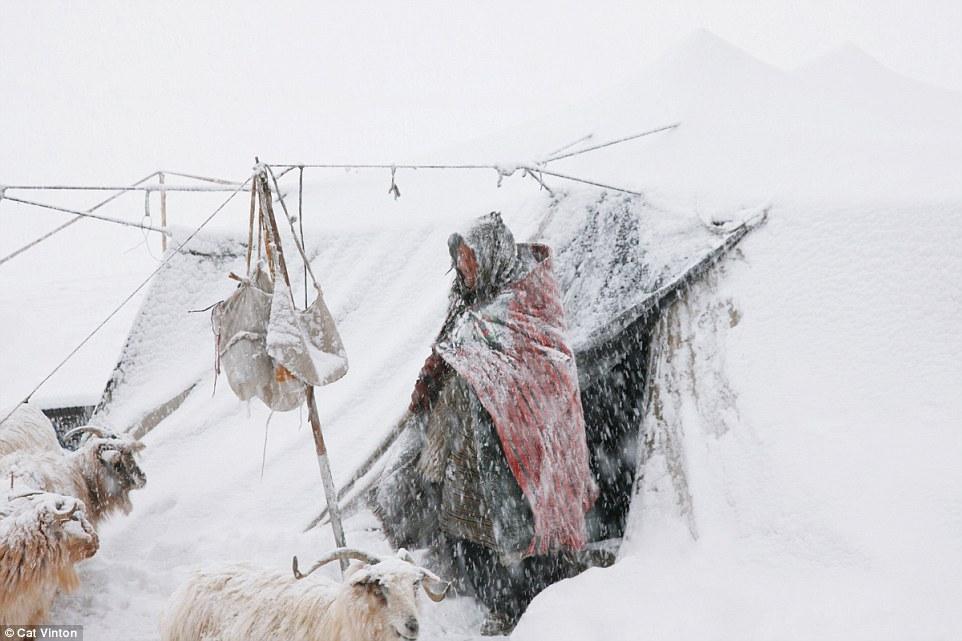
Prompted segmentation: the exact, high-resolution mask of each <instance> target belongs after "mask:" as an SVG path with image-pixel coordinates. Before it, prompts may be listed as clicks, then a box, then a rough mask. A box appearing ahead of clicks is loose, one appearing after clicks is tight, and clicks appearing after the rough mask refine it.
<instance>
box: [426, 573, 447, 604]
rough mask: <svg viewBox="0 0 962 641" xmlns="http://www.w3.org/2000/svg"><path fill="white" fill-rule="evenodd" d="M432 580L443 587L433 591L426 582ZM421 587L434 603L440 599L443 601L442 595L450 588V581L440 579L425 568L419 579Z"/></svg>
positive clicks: (444, 595) (445, 594)
mask: <svg viewBox="0 0 962 641" xmlns="http://www.w3.org/2000/svg"><path fill="white" fill-rule="evenodd" d="M432 581H433V582H436V583H438V585H440V586H442V587H443V589H442V590H441V591H440V592H435V591H434V590H432V589H431V588H430V587H428V583H429V582H432ZM421 587H422V588H424V593H425V594H426V595H428V598H429V599H431V600H432V601H434V602H435V603H439V602H441V601H444V597H446V596H447V595H448V590H450V589H451V582H450V581H442V580H441V579H440V578H439V577H438V576H437V575H436V574H434V573H433V572H428V571H427V570H425V571H424V578H423V579H421Z"/></svg>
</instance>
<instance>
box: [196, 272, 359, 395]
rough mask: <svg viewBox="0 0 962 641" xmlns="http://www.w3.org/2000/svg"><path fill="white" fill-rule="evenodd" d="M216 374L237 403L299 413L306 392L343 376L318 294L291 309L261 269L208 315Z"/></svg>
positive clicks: (342, 359) (280, 286)
mask: <svg viewBox="0 0 962 641" xmlns="http://www.w3.org/2000/svg"><path fill="white" fill-rule="evenodd" d="M212 325H213V329H214V335H215V340H216V345H217V358H218V370H217V371H218V373H219V371H220V369H223V370H224V372H225V373H226V375H227V381H228V384H229V385H230V387H231V390H233V392H234V393H235V394H236V395H237V397H238V398H240V399H241V400H245V401H246V400H248V399H251V398H254V397H257V398H259V399H260V400H261V401H263V403H264V404H265V405H267V406H268V407H269V408H271V409H272V410H275V411H281V412H284V411H289V410H293V409H295V408H297V407H299V406H300V405H301V404H302V403H303V402H304V399H305V395H306V391H307V386H308V385H314V386H320V385H326V384H328V383H331V382H333V381H336V380H337V379H339V378H341V377H342V376H344V374H346V373H347V368H348V363H347V356H346V355H345V353H344V347H343V345H342V343H341V338H340V335H339V334H338V332H337V328H336V326H335V324H334V319H333V318H332V317H331V313H330V311H328V309H327V305H325V303H324V299H323V296H322V295H321V293H320V292H318V294H317V298H316V299H315V300H314V302H313V303H312V304H311V306H310V307H308V308H307V309H306V310H304V311H299V310H297V309H295V307H294V304H293V301H292V298H291V293H290V290H289V289H288V287H287V286H286V284H284V283H283V282H277V283H275V282H273V281H272V280H271V277H270V275H269V274H268V272H267V270H266V269H265V266H264V264H263V263H259V264H258V265H257V267H256V268H255V269H254V273H253V274H252V275H251V277H250V278H248V279H243V280H242V281H241V283H240V285H238V287H237V289H236V290H235V291H234V293H233V294H231V296H230V297H229V298H227V300H225V301H222V302H220V303H218V304H217V305H216V306H215V307H214V310H213V312H212Z"/></svg>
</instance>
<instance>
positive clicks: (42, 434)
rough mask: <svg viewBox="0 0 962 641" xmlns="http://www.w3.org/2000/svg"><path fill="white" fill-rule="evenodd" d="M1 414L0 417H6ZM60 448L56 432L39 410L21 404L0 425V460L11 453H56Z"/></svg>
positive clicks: (4, 414) (28, 404)
mask: <svg viewBox="0 0 962 641" xmlns="http://www.w3.org/2000/svg"><path fill="white" fill-rule="evenodd" d="M6 414H7V412H3V414H0V416H6ZM59 449H61V448H60V442H59V441H58V440H57V432H56V431H55V430H54V428H53V423H51V422H50V419H49V418H47V416H46V415H45V414H44V413H43V412H42V411H40V408H39V407H37V406H36V405H31V404H30V403H22V404H20V405H18V406H17V408H16V409H15V410H14V411H13V413H12V414H11V415H10V416H9V417H8V418H7V420H5V421H4V422H3V423H0V458H2V457H4V456H6V455H7V454H12V453H13V452H24V451H30V452H35V451H36V452H43V451H51V450H52V451H56V450H59Z"/></svg>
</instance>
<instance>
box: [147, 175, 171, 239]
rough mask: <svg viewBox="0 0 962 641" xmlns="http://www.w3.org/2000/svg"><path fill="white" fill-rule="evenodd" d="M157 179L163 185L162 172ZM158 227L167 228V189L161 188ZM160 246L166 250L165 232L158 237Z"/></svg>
mask: <svg viewBox="0 0 962 641" xmlns="http://www.w3.org/2000/svg"><path fill="white" fill-rule="evenodd" d="M157 180H158V182H159V183H160V185H161V186H163V185H164V172H160V174H159V175H158V176H157ZM148 193H149V192H148ZM160 227H161V229H167V190H161V192H160ZM160 248H161V249H162V250H163V251H167V234H164V235H163V236H161V237H160Z"/></svg>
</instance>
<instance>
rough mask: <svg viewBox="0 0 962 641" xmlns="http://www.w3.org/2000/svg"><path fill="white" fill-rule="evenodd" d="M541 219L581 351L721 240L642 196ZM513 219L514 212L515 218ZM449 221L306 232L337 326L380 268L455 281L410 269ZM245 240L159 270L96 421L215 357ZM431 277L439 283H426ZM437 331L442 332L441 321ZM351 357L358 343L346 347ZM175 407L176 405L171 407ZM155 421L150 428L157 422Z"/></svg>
mask: <svg viewBox="0 0 962 641" xmlns="http://www.w3.org/2000/svg"><path fill="white" fill-rule="evenodd" d="M534 215H535V216H537V217H538V219H537V220H528V221H521V220H517V217H515V219H516V220H515V222H516V223H518V224H519V225H520V226H521V227H523V228H535V229H537V232H536V235H537V236H538V238H537V240H538V241H539V242H545V243H547V244H548V245H550V246H552V247H553V248H554V249H555V252H556V259H555V270H556V272H557V274H558V277H559V281H560V283H561V285H562V288H563V290H564V291H565V306H566V309H567V313H568V324H569V331H570V333H571V341H572V345H573V347H574V348H575V349H576V351H577V350H579V349H586V348H588V347H590V345H589V343H590V341H591V340H592V337H593V336H595V335H597V333H598V332H599V331H600V330H602V329H604V326H605V325H606V324H609V323H612V322H613V321H614V320H615V319H617V318H619V317H620V316H622V315H624V314H625V313H626V312H628V313H630V310H631V309H632V308H633V307H634V306H637V305H638V303H639V302H641V301H642V300H644V299H645V297H646V296H647V295H648V294H650V293H651V292H653V291H655V290H656V289H658V287H660V286H662V285H664V284H665V283H666V282H668V281H670V280H671V279H672V278H674V277H677V276H679V275H680V274H682V273H683V272H684V271H685V270H686V269H688V268H689V267H690V266H691V264H692V262H693V260H697V259H698V258H701V257H704V256H705V255H707V254H708V253H709V252H711V250H712V249H714V248H716V247H717V246H719V245H720V244H721V242H722V237H720V236H719V235H718V234H717V233H714V232H713V231H711V230H709V229H708V228H706V226H705V225H704V224H702V222H701V221H700V220H699V219H698V218H697V217H696V216H693V215H691V214H683V213H680V212H669V211H665V210H662V209H658V208H655V207H653V206H651V205H650V204H648V203H646V202H645V201H644V199H642V198H638V197H633V196H627V195H623V194H618V195H614V196H612V195H609V194H602V195H601V196H600V197H599V195H598V193H597V192H596V191H590V192H580V193H575V194H573V195H570V196H560V197H558V198H553V199H551V200H549V201H548V202H546V203H545V207H544V208H543V209H542V211H541V213H540V214H534ZM507 218H508V221H509V224H510V223H511V222H512V221H511V216H510V215H509V216H507ZM445 227H446V226H443V225H440V224H437V226H436V227H435V228H431V227H420V228H416V229H413V230H409V231H408V232H399V231H397V230H391V231H380V232H378V231H368V232H351V231H341V232H336V233H327V234H323V235H321V234H316V233H311V234H310V235H309V236H308V237H307V250H308V254H309V255H312V256H316V258H315V259H314V260H313V261H312V265H313V268H314V270H315V273H317V275H318V277H319V278H320V279H321V285H322V287H325V289H327V287H328V284H329V283H332V284H336V287H337V290H338V291H344V292H353V294H352V295H351V297H350V298H348V299H346V300H345V299H340V300H338V298H337V297H330V298H329V300H328V303H329V305H331V309H332V313H333V314H334V316H335V320H336V321H337V322H338V323H341V322H344V320H345V319H346V318H347V317H348V316H349V315H350V313H351V311H352V307H353V304H352V300H351V298H354V297H356V296H357V295H359V293H360V292H363V291H364V289H365V285H364V283H365V281H367V280H369V279H372V278H378V273H383V274H396V275H397V276H399V277H400V278H402V279H404V280H405V281H408V282H407V283H398V287H399V288H401V289H404V290H408V289H409V288H411V289H414V290H416V289H417V288H418V284H417V283H419V282H420V283H424V285H422V287H435V288H439V287H441V288H443V287H446V286H445V285H442V284H441V283H440V282H436V281H437V280H438V279H437V275H436V274H434V273H432V271H434V270H436V269H437V267H436V266H435V265H436V262H435V261H434V260H432V261H429V262H428V261H422V262H420V263H414V264H408V265H406V266H405V262H406V261H405V258H406V257H408V256H413V255H415V254H432V253H436V254H437V255H438V256H441V257H442V260H443V256H444V254H445V252H444V250H443V246H438V247H435V246H434V245H435V244H436V242H437V239H438V238H439V237H444V236H445V235H446V233H447V231H448V230H447V229H446V228H445ZM245 254H246V238H242V237H240V236H232V235H230V234H226V233H218V234H210V233H208V234H205V235H202V236H198V238H197V240H195V241H192V243H191V244H190V245H189V249H188V250H186V251H184V252H183V253H181V254H180V255H179V256H177V257H175V258H174V259H173V260H171V261H170V262H169V263H168V265H167V266H166V267H165V268H164V269H163V270H162V271H161V272H160V273H159V274H158V275H157V276H156V277H155V279H154V281H153V283H152V284H151V286H150V288H149V290H148V293H147V295H146V298H145V300H144V303H143V305H142V306H141V309H140V311H139V312H138V314H137V317H136V319H135V321H134V323H133V327H132V328H131V332H130V336H129V337H128V339H127V342H126V344H125V346H124V349H123V352H122V354H121V356H120V359H119V361H118V364H117V367H116V369H115V372H114V375H113V376H112V377H111V380H110V382H109V383H108V386H107V390H106V392H105V395H104V398H103V399H102V401H101V405H100V407H99V408H98V411H97V414H96V416H95V419H94V421H95V422H98V423H101V424H104V425H106V426H109V427H111V428H113V429H130V428H134V427H135V426H138V425H140V423H142V422H143V421H144V420H145V418H147V417H149V421H150V423H151V426H152V424H154V423H156V422H157V421H159V420H160V419H162V418H163V412H162V413H161V415H157V414H155V412H157V411H158V410H161V408H163V407H164V406H165V405H166V404H168V403H169V402H170V401H172V400H173V399H176V402H175V404H174V406H172V407H170V408H169V409H170V410H172V409H174V407H175V406H176V404H179V402H180V401H182V400H183V394H184V393H185V392H186V391H187V390H189V389H190V388H191V387H192V386H193V385H194V384H195V383H196V382H197V381H198V380H200V379H201V378H202V377H203V376H212V375H213V374H212V369H213V364H214V347H213V335H212V333H211V329H210V312H209V311H203V312H198V311H195V310H204V309H206V308H208V307H209V306H210V305H212V304H213V303H216V302H217V301H219V300H222V299H224V298H226V297H227V296H228V295H229V294H230V292H231V291H232V290H233V288H234V287H235V284H234V282H233V281H230V280H228V279H227V274H228V273H229V272H231V271H234V272H236V273H243V272H244V270H245V266H244V256H245ZM287 259H288V262H289V269H290V273H291V274H292V285H293V286H294V287H295V290H296V291H295V299H296V300H300V299H301V297H302V296H303V283H302V282H300V280H299V279H298V277H297V276H295V275H298V274H300V273H301V271H300V270H301V269H302V268H301V267H300V262H299V259H298V257H297V256H296V252H287ZM427 283H434V284H431V285H428V284H427ZM432 331H433V328H432ZM348 356H349V357H350V350H349V352H348ZM168 413H169V411H168ZM149 427H150V426H141V428H146V429H149Z"/></svg>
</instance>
